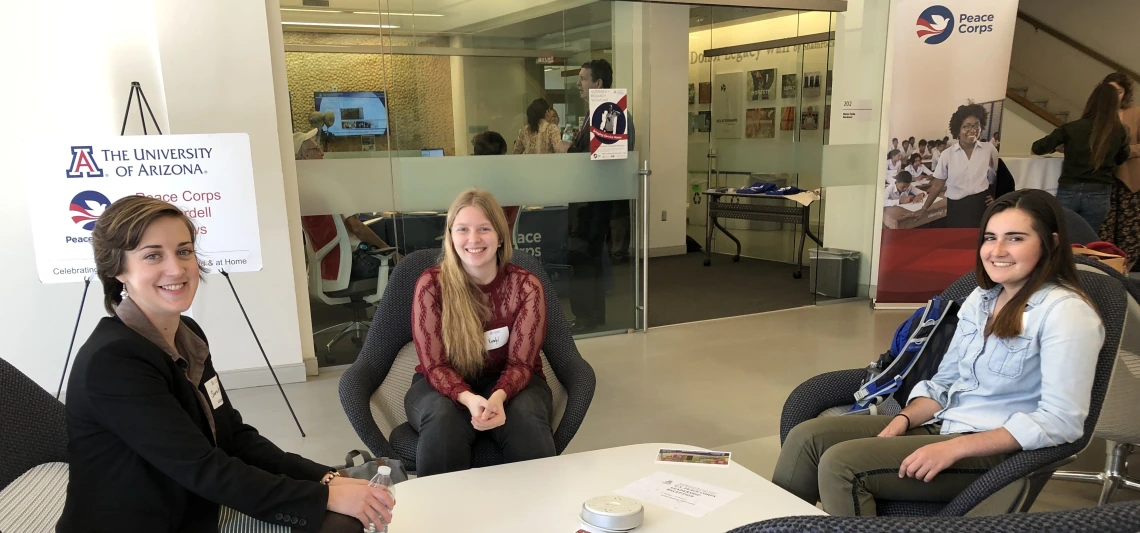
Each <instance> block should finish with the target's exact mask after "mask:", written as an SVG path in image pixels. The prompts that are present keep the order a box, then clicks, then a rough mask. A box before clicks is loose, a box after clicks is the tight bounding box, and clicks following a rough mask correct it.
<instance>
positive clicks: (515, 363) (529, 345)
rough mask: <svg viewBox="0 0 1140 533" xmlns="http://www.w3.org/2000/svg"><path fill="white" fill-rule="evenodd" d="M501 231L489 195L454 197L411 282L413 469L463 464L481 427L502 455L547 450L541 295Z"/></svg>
mask: <svg viewBox="0 0 1140 533" xmlns="http://www.w3.org/2000/svg"><path fill="white" fill-rule="evenodd" d="M509 235H510V234H509V232H508V230H507V220H506V216H504V214H503V209H502V208H501V207H499V203H498V202H497V201H496V200H495V197H494V196H492V195H491V193H488V192H486V191H480V190H476V189H471V190H468V191H466V192H464V193H463V194H460V195H459V197H458V198H456V199H455V201H454V202H452V204H451V208H450V209H448V211H447V229H446V230H445V232H444V236H443V240H444V245H443V259H442V260H441V261H440V264H439V265H437V266H434V267H432V268H429V269H428V270H427V271H425V272H424V273H423V275H421V276H420V279H419V280H418V281H417V282H416V289H415V295H414V299H413V300H412V337H413V339H414V340H415V344H416V353H417V354H418V355H419V359H420V364H419V366H417V367H416V375H415V376H414V377H413V378H412V388H411V389H410V390H409V391H408V394H407V396H406V397H405V398H404V408H405V410H406V411H407V414H408V422H409V423H410V424H411V425H412V428H413V429H415V430H416V431H417V432H418V433H419V435H420V439H419V445H418V447H417V449H416V472H417V474H419V475H420V476H428V475H432V474H441V473H445V472H454V471H456V470H466V469H468V468H471V446H472V444H473V443H474V442H475V437H476V436H477V435H478V434H479V433H480V432H488V433H489V434H490V435H491V437H492V438H493V439H494V440H495V442H496V443H497V444H498V445H499V446H500V447H501V448H502V450H503V456H504V458H505V459H506V461H507V462H515V461H525V460H529V459H539V458H542V457H551V456H553V455H555V449H554V432H553V430H552V429H551V425H550V421H551V417H552V416H553V398H552V396H551V392H550V387H549V386H548V385H547V384H546V378H545V376H543V374H542V362H541V360H540V359H539V356H538V352H539V350H540V349H541V348H542V343H543V341H544V340H545V339H546V296H545V295H544V293H543V290H542V283H541V282H540V281H539V280H538V277H537V276H535V275H534V274H532V273H530V272H528V271H527V270H525V269H523V268H520V267H518V266H515V265H512V264H510V261H511V248H512V247H511V243H510V242H509V240H508V239H509Z"/></svg>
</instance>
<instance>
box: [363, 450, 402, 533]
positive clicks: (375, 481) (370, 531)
mask: <svg viewBox="0 0 1140 533" xmlns="http://www.w3.org/2000/svg"><path fill="white" fill-rule="evenodd" d="M368 486H369V487H384V488H386V489H388V493H389V494H391V495H392V496H393V497H395V495H396V491H395V490H394V488H393V483H392V467H390V466H386V465H381V466H380V467H379V468H377V469H376V475H375V476H372V480H371V481H369V482H368ZM389 510H391V509H389ZM364 533H388V524H372V527H369V528H367V529H365V530H364Z"/></svg>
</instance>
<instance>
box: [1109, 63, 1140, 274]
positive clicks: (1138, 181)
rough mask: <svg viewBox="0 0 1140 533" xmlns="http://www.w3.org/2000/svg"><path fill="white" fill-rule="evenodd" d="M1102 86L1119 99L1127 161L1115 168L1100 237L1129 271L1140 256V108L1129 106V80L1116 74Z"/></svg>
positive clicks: (1130, 83)
mask: <svg viewBox="0 0 1140 533" xmlns="http://www.w3.org/2000/svg"><path fill="white" fill-rule="evenodd" d="M1104 83H1107V84H1109V85H1111V86H1112V87H1113V88H1115V89H1116V93H1117V95H1119V96H1120V121H1121V122H1123V123H1124V127H1125V128H1127V129H1128V144H1129V151H1128V160H1127V161H1125V162H1124V164H1122V165H1120V166H1119V167H1117V168H1116V179H1117V181H1116V182H1115V183H1113V186H1112V206H1111V207H1110V208H1109V210H1108V218H1106V219H1105V221H1104V224H1102V225H1101V227H1100V238H1101V239H1102V240H1105V241H1108V242H1111V243H1113V244H1116V245H1117V246H1119V247H1120V248H1121V249H1122V250H1124V252H1125V253H1126V254H1128V255H1127V257H1128V261H1129V263H1131V265H1132V268H1135V265H1136V264H1138V263H1136V258H1138V257H1140V107H1135V106H1133V105H1132V79H1131V78H1129V77H1128V76H1126V75H1124V74H1121V73H1119V72H1113V73H1112V74H1109V75H1108V76H1107V77H1106V78H1105V79H1104Z"/></svg>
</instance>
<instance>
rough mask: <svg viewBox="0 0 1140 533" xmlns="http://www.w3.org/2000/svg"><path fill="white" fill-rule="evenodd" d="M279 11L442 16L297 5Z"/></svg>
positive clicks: (423, 14)
mask: <svg viewBox="0 0 1140 533" xmlns="http://www.w3.org/2000/svg"><path fill="white" fill-rule="evenodd" d="M281 11H298V12H301V13H329V14H343V15H389V16H393V17H442V16H443V15H441V14H439V13H396V12H387V11H385V12H381V11H352V10H342V9H320V8H299V7H283V8H281Z"/></svg>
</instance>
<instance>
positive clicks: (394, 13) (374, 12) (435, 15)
mask: <svg viewBox="0 0 1140 533" xmlns="http://www.w3.org/2000/svg"><path fill="white" fill-rule="evenodd" d="M352 13H353V14H354V15H388V16H390V17H442V16H443V15H441V14H439V13H396V12H394V11H392V12H385V13H381V12H379V11H353V12H352Z"/></svg>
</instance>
